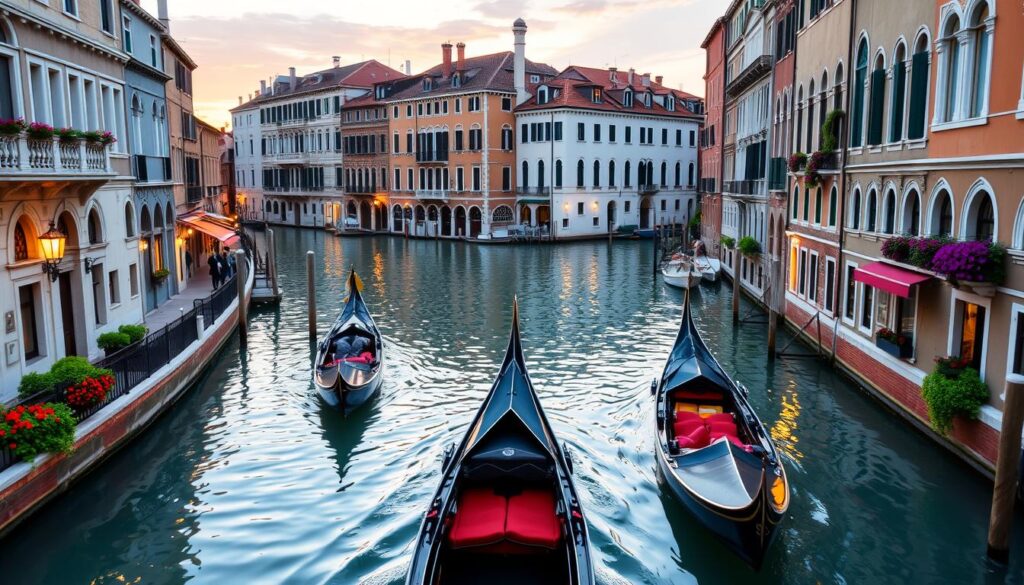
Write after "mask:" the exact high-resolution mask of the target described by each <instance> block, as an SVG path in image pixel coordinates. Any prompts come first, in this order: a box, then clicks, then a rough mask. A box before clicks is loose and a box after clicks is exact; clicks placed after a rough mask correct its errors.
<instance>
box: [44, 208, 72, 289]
mask: <svg viewBox="0 0 1024 585" xmlns="http://www.w3.org/2000/svg"><path fill="white" fill-rule="evenodd" d="M66 241H67V236H66V235H64V232H62V231H60V230H58V229H57V226H56V225H55V224H54V223H53V222H52V221H51V222H50V229H48V230H46V233H44V234H43V235H41V236H39V244H40V245H41V246H42V248H43V260H45V262H44V263H43V272H45V273H46V274H48V275H49V276H50V281H51V282H57V276H58V275H59V274H60V269H59V268H58V265H59V264H60V261H61V260H63V259H64V243H65V242H66Z"/></svg>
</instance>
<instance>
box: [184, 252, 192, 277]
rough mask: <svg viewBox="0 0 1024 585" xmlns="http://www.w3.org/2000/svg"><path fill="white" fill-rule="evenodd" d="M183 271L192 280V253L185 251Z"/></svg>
mask: <svg viewBox="0 0 1024 585" xmlns="http://www.w3.org/2000/svg"><path fill="white" fill-rule="evenodd" d="M185 270H186V272H187V273H188V277H189V278H192V252H189V251H188V250H187V249H186V250H185Z"/></svg>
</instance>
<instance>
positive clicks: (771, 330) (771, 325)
mask: <svg viewBox="0 0 1024 585" xmlns="http://www.w3.org/2000/svg"><path fill="white" fill-rule="evenodd" d="M771 263H772V267H771V276H769V279H770V280H769V286H770V287H771V294H770V295H769V297H768V359H769V360H771V361H774V360H775V343H776V338H777V337H778V330H779V313H778V308H779V305H781V304H782V303H781V302H780V299H779V293H780V290H779V278H778V277H779V274H778V272H779V261H778V259H776V258H772V260H771Z"/></svg>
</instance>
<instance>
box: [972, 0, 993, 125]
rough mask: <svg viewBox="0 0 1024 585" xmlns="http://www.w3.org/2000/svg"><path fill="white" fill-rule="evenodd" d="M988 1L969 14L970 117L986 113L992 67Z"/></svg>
mask: <svg viewBox="0 0 1024 585" xmlns="http://www.w3.org/2000/svg"><path fill="white" fill-rule="evenodd" d="M989 17H990V14H989V6H988V1H987V0H985V1H982V2H981V3H979V4H978V5H977V6H976V7H975V8H974V12H973V13H972V14H971V21H970V22H971V25H970V26H971V30H972V31H973V32H972V33H971V45H972V47H971V48H972V57H973V61H974V65H973V67H971V68H970V71H971V75H972V79H971V117H972V118H978V117H980V116H984V115H985V114H987V113H988V87H989V77H991V71H990V69H991V67H992V32H993V31H992V30H990V28H989V27H988V24H987V23H988V20H989Z"/></svg>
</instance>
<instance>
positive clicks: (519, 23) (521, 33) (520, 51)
mask: <svg viewBox="0 0 1024 585" xmlns="http://www.w3.org/2000/svg"><path fill="white" fill-rule="evenodd" d="M512 33H513V34H514V35H515V49H516V58H515V67H514V69H513V73H514V75H513V78H514V79H515V88H516V105H517V106H518V105H519V104H521V103H523V102H525V101H526V100H528V99H530V94H529V93H527V92H526V21H524V20H523V19H522V18H517V19H516V21H515V22H514V23H512Z"/></svg>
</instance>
